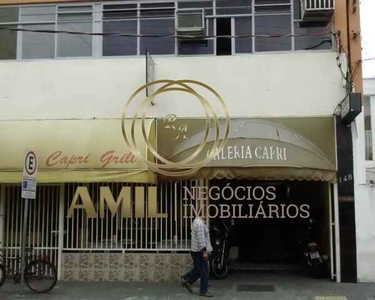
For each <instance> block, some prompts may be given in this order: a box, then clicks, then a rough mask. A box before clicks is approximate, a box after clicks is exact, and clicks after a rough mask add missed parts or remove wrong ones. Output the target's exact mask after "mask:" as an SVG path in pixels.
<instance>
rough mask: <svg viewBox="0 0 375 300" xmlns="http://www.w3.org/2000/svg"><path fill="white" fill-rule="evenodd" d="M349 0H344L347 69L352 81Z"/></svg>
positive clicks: (350, 89)
mask: <svg viewBox="0 0 375 300" xmlns="http://www.w3.org/2000/svg"><path fill="white" fill-rule="evenodd" d="M349 7H350V0H346V35H347V45H348V71H349V78H350V81H352V79H353V78H352V75H351V74H352V59H351V47H350V25H349V21H350V17H349V13H350V9H349ZM349 92H350V93H351V92H353V84H351V85H350V86H349Z"/></svg>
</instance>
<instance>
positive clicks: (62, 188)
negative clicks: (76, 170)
mask: <svg viewBox="0 0 375 300" xmlns="http://www.w3.org/2000/svg"><path fill="white" fill-rule="evenodd" d="M64 198H65V185H64V184H61V185H60V197H59V235H58V237H59V242H58V258H57V261H58V262H57V271H58V274H57V279H58V280H60V279H61V267H62V250H63V247H64V217H65V215H64Z"/></svg>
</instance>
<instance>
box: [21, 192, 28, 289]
mask: <svg viewBox="0 0 375 300" xmlns="http://www.w3.org/2000/svg"><path fill="white" fill-rule="evenodd" d="M28 212H29V199H28V198H27V199H25V207H24V211H23V226H22V227H23V228H22V248H21V291H23V289H24V283H25V272H24V270H25V267H26V261H25V258H26V238H27V237H26V231H27V221H28V220H27V219H28V216H29V214H28Z"/></svg>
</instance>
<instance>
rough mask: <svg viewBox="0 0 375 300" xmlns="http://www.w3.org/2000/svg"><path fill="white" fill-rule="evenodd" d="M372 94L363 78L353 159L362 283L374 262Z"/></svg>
mask: <svg viewBox="0 0 375 300" xmlns="http://www.w3.org/2000/svg"><path fill="white" fill-rule="evenodd" d="M374 94H375V80H374V79H372V78H365V79H364V97H363V112H362V113H361V115H360V117H359V118H358V120H357V121H356V127H357V133H358V134H357V139H356V143H355V146H356V148H357V150H356V151H355V156H354V158H355V159H354V161H355V169H356V172H357V174H358V175H357V177H358V180H357V182H356V186H355V190H356V194H357V196H356V197H358V199H361V204H360V205H358V206H357V207H356V220H357V221H356V223H357V249H358V258H357V260H358V279H359V280H360V281H362V282H374V280H375V275H374V272H373V270H372V268H371V265H373V263H374V251H373V249H374V234H373V233H374V223H373V218H372V214H373V205H372V201H374V199H375V194H374V157H373V149H374V147H373V145H374V131H373V129H372V128H374V125H373V122H374V118H373V116H374V106H375V104H374Z"/></svg>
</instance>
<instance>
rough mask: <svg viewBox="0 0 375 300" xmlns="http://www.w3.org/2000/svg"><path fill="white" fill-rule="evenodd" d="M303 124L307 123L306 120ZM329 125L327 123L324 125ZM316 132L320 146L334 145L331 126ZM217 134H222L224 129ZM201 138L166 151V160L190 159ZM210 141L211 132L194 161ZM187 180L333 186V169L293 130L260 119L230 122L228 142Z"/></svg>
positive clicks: (207, 149) (319, 151) (192, 139)
mask: <svg viewBox="0 0 375 300" xmlns="http://www.w3.org/2000/svg"><path fill="white" fill-rule="evenodd" d="M302 120H303V119H301V122H302ZM304 120H305V122H307V123H308V122H309V120H308V118H307V119H304ZM294 121H295V120H294ZM325 121H327V120H325ZM331 121H332V120H331ZM329 122H330V120H328V122H327V124H329ZM294 123H296V122H294ZM332 124H333V122H332ZM305 127H306V124H305ZM315 129H316V130H318V132H315V133H313V134H317V135H319V136H320V138H321V139H323V142H324V140H325V139H327V140H326V142H327V143H332V142H334V140H333V138H334V135H333V132H332V129H333V126H332V127H330V128H327V127H326V128H325V130H324V131H323V130H322V131H319V128H315ZM305 131H306V132H308V130H305ZM313 131H314V130H312V132H313ZM220 132H224V126H223V125H222V127H221V129H220ZM203 137H204V133H203V132H202V131H201V132H198V133H195V134H194V135H192V136H191V137H189V138H188V139H186V140H185V141H183V142H182V143H179V144H178V145H177V144H175V146H174V147H171V148H173V150H170V151H169V155H168V158H169V159H170V160H171V161H174V162H177V161H182V160H183V159H185V158H187V157H189V156H190V155H191V154H192V153H194V151H195V150H196V149H197V148H198V146H199V145H200V143H201V141H202V140H203ZM213 138H214V130H211V131H210V136H209V139H208V142H209V143H208V144H207V145H206V147H205V148H204V151H202V152H201V154H200V155H199V156H198V157H197V158H196V159H195V160H194V161H202V160H203V159H204V157H205V156H206V155H207V153H208V152H209V151H210V149H211V147H212V144H213ZM315 138H319V137H315ZM332 156H333V155H331V157H332ZM189 178H207V179H212V178H227V179H234V178H246V179H257V180H314V181H328V182H334V181H335V180H336V166H335V162H333V161H331V160H330V159H329V158H328V157H327V155H326V154H325V153H324V152H323V151H322V150H321V149H320V148H319V147H317V146H316V145H315V144H314V143H313V142H312V141H310V140H309V139H308V138H307V137H306V136H305V135H302V134H301V133H300V132H298V131H296V130H292V129H290V128H288V127H286V126H284V125H281V124H280V123H276V122H270V121H267V120H262V119H245V120H244V119H240V120H232V121H231V131H230V135H229V139H228V141H227V143H226V145H225V147H224V149H223V150H222V151H221V152H220V154H219V155H218V156H217V157H216V158H215V159H214V160H213V161H211V162H210V163H209V164H208V165H206V166H205V167H204V168H202V169H201V170H199V171H198V172H197V173H196V174H194V176H190V177H189ZM183 179H187V178H183Z"/></svg>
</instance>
